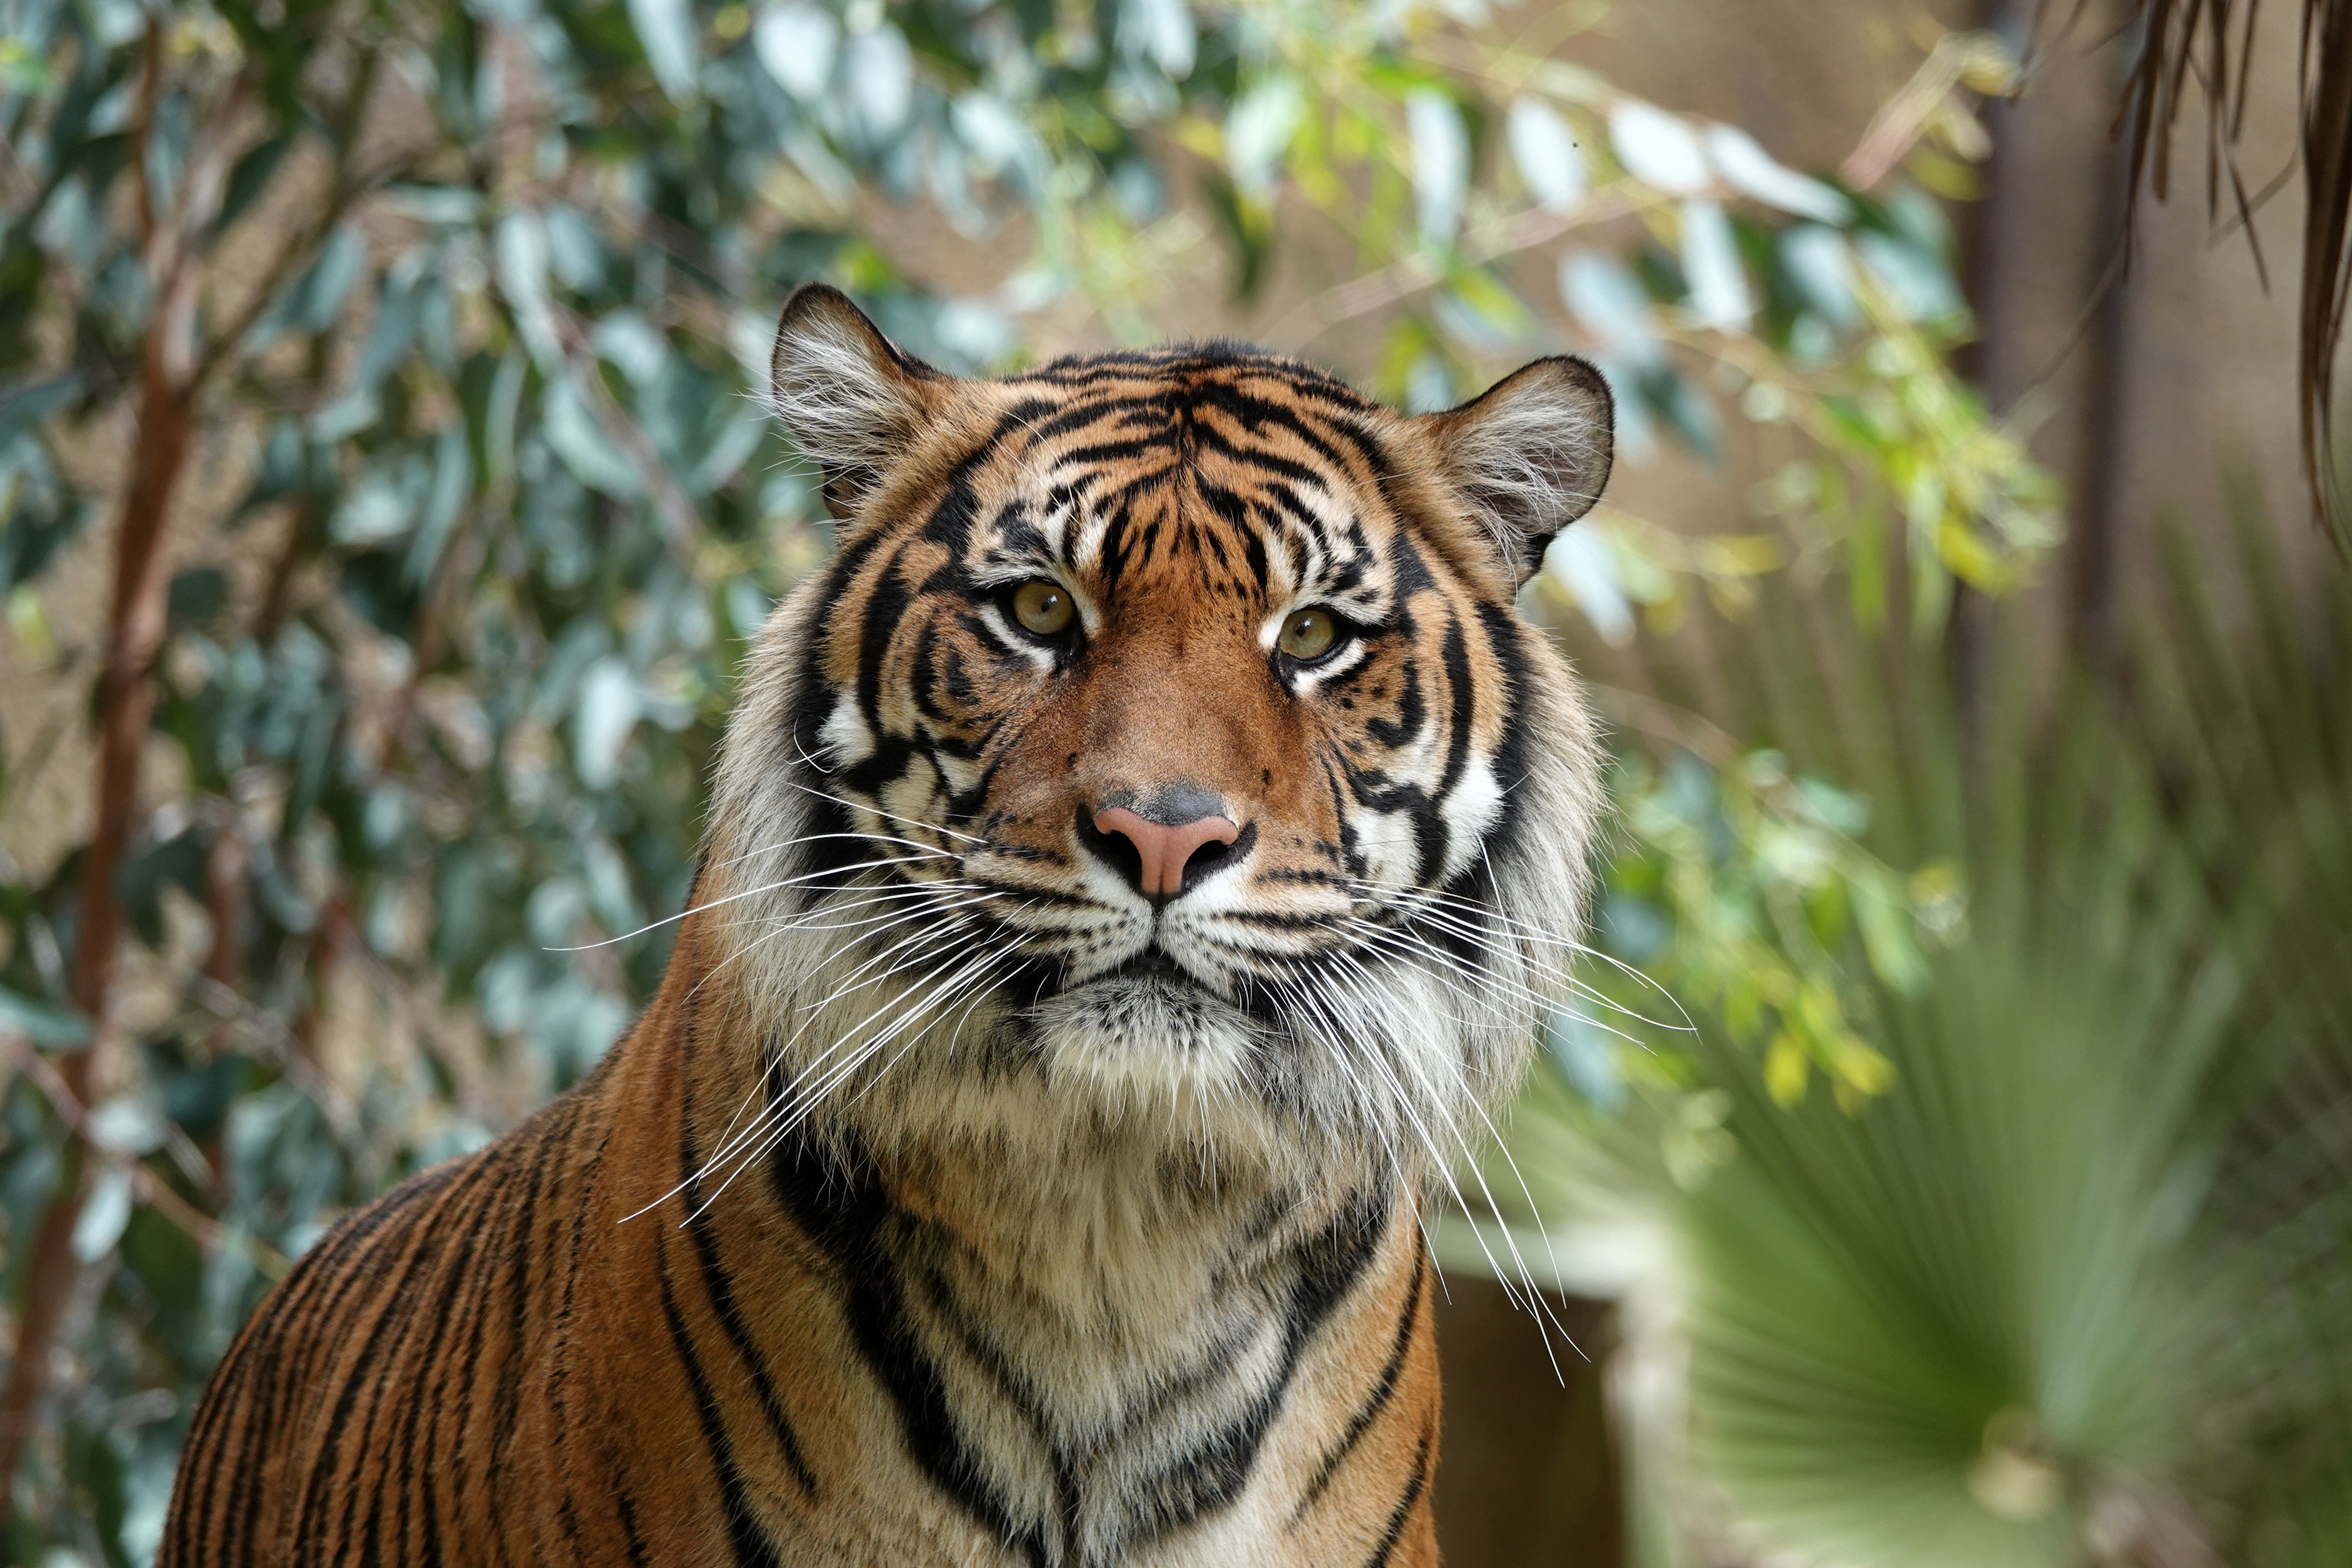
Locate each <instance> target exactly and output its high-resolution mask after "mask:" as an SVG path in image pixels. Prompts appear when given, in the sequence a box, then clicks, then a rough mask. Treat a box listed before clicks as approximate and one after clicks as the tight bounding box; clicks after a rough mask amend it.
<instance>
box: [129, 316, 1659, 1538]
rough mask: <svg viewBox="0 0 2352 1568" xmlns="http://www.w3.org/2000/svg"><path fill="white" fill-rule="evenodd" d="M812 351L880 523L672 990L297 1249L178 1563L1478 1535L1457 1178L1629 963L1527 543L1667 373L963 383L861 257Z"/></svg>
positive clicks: (790, 657)
mask: <svg viewBox="0 0 2352 1568" xmlns="http://www.w3.org/2000/svg"><path fill="white" fill-rule="evenodd" d="M771 380H772V388H771V392H770V398H771V402H772V408H773V412H774V413H775V414H776V415H777V416H780V417H781V419H782V422H783V425H784V426H785V427H786V429H787V431H788V433H789V435H790V437H791V438H792V442H793V447H795V448H796V449H797V450H798V451H799V452H800V453H802V454H804V455H805V456H807V457H808V458H810V459H812V460H813V461H814V463H815V464H816V465H817V467H818V468H819V469H820V472H819V473H818V474H816V475H815V476H814V478H815V479H818V480H819V481H821V488H822V492H823V496H824V505H825V509H826V510H827V511H828V512H829V513H830V515H831V516H832V518H833V519H834V520H835V521H834V522H833V524H832V526H833V528H834V530H835V551H834V553H833V554H832V556H831V557H830V559H829V562H828V563H826V564H824V565H823V566H822V567H820V568H818V569H817V570H815V571H814V572H813V573H812V574H810V575H809V577H808V578H807V579H806V580H805V581H804V582H803V584H801V585H800V586H799V587H798V588H797V589H796V590H795V591H794V592H793V594H792V595H789V596H788V597H787V598H786V600H785V601H784V602H783V603H782V604H781V605H779V606H778V607H777V608H776V610H775V611H774V612H773V614H772V616H771V618H770V619H769V620H768V622H767V623H766V624H765V626H763V628H762V629H761V632H760V633H759V634H758V635H757V637H755V639H754V641H753V644H752V646H751V648H750V649H749V651H748V652H747V655H746V657H745V660H744V666H743V668H744V675H743V679H742V681H741V684H740V690H739V695H738V699H737V701H736V705H735V709H734V711H733V712H732V713H731V714H730V721H729V725H728V730H727V734H726V737H725V740H724V742H723V744H722V746H721V748H720V752H719V761H718V763H717V766H716V770H715V774H714V781H713V784H712V788H711V793H710V805H709V811H708V820H707V822H706V825H705V827H704V837H703V843H702V846H701V849H700V852H699V858H698V863H697V866H698V868H697V872H696V878H695V882H694V889H693V894H692V897H691V898H690V900H688V912H687V913H686V914H685V915H684V916H683V917H682V918H680V919H678V920H677V924H676V928H675V929H676V935H675V942H674V946H673V948H672V951H671V954H670V957H669V960H668V963H667V971H666V974H665V978H664V980H663V982H662V984H661V985H660V987H659V989H658V991H657V993H656V995H655V996H654V998H653V1000H652V1001H651V1002H650V1003H649V1004H648V1005H647V1006H646V1010H645V1011H644V1012H643V1014H642V1015H641V1016H639V1017H638V1018H637V1020H636V1021H635V1023H634V1025H633V1026H631V1027H630V1029H629V1030H628V1032H627V1033H626V1035H625V1037H624V1038H622V1039H621V1040H620V1041H618V1042H617V1043H616V1044H615V1045H614V1047H613V1048H612V1049H611V1050H610V1051H609V1052H608V1053H607V1055H606V1056H605V1057H604V1059H603V1061H602V1062H601V1063H600V1064H599V1065H598V1067H597V1068H595V1069H594V1070H593V1072H592V1073H591V1074H590V1075H589V1076H588V1077H586V1078H585V1079H583V1081H582V1082H581V1083H580V1084H579V1085H578V1086H577V1087H576V1088H574V1089H572V1091H570V1092H569V1093H566V1094H564V1095H563V1096H562V1097H561V1098H558V1099H556V1100H553V1101H552V1102H551V1104H549V1105H548V1106H547V1107H546V1108H545V1109H544V1110H541V1111H540V1112H539V1113H538V1114H537V1115H536V1116H534V1117H532V1118H531V1119H530V1120H529V1121H525V1122H524V1123H523V1124H521V1125H520V1127H518V1128H517V1129H516V1130H515V1131H512V1132H510V1133H509V1134H508V1135H507V1136H505V1137H503V1138H500V1139H499V1140H497V1141H496V1142H492V1143H490V1144H488V1146H487V1147H485V1148H483V1149H481V1150H480V1151H478V1152H475V1153H473V1154H471V1155H468V1156H466V1157H463V1158H460V1159H457V1160H453V1161H450V1162H448V1163H442V1164H439V1165H436V1166H434V1167H431V1168H428V1169H426V1170H425V1171H424V1172H422V1173H419V1174H416V1175H415V1176H413V1177H411V1178H410V1179H408V1180H407V1181H405V1182H404V1183H403V1184H400V1185H398V1186H395V1187H394V1188H393V1189H392V1190H391V1191H390V1192H389V1193H387V1194H385V1195H383V1196H382V1197H381V1198H379V1199H377V1200H376V1201H374V1202H373V1203H372V1204H369V1205H366V1206H364V1207H362V1208H359V1209H357V1210H356V1211H354V1212H353V1213H352V1214H351V1215H349V1216H347V1217H346V1218H344V1219H343V1220H341V1222H340V1223H339V1224H338V1225H336V1226H334V1227H332V1228H331V1230H329V1231H328V1232H327V1233H326V1234H325V1235H324V1236H323V1237H321V1238H320V1240H319V1241H318V1242H317V1243H316V1244H315V1245H314V1246H313V1247H311V1248H310V1250H309V1251H308V1252H307V1253H306V1254H305V1255H304V1256H303V1257H302V1258H300V1259H299V1263H298V1264H297V1266H296V1267H295V1268H293V1269H292V1270H291V1271H290V1273H289V1276H288V1277H287V1278H286V1279H284V1280H283V1281H282V1282H281V1283H280V1284H279V1285H278V1287H277V1288H276V1289H275V1290H274V1291H273V1292H272V1293H271V1294H270V1295H269V1296H268V1297H267V1298H266V1299H265V1300H264V1301H263V1303H262V1304H261V1305H260V1306H259V1307H258V1308H257V1310H255V1312H254V1313H253V1315H252V1317H251V1318H250V1320H249V1321H247V1324H246V1325H245V1326H244V1328H243V1329H242V1331H240V1332H239V1334H238V1335H237V1336H236V1339H235V1341H234V1342H233V1343H232V1346H231V1348H230V1349H229V1351H228V1352H227V1353H226V1356H225V1358H224V1359H223V1361H222V1363H221V1364H220V1365H219V1367H218V1368H217V1370H216V1371H215V1374H214V1375H213V1377H212V1379H211V1382H210V1383H209V1384H208V1386H207V1389H206V1392H205V1394H204V1396H203V1398H202V1400H201V1401H200V1403H199V1405H198V1407H197V1409H196V1411H195V1413H194V1416H193V1419H192V1423H191V1426H190V1430H189V1433H188V1436H187V1438H186V1442H185V1446H184V1452H183V1458H182V1461H181V1465H180V1468H179V1471H178V1474H177V1477H176V1479H175V1482H174V1490H173V1499H172V1503H171V1507H170V1510H169V1513H168V1515H167V1519H166V1524H165V1531H164V1534H163V1542H162V1545H161V1549H160V1553H159V1556H158V1559H157V1561H158V1563H159V1564H160V1565H161V1568H197V1565H200V1564H204V1565H213V1564H238V1565H243V1564H252V1563H268V1564H303V1565H310V1564H320V1563H365V1564H378V1563H401V1564H437V1563H483V1564H490V1563H497V1564H531V1563H593V1564H605V1563H614V1564H620V1563H630V1564H644V1563H663V1564H670V1563H677V1564H698V1565H699V1564H729V1565H732V1568H779V1565H793V1568H824V1565H847V1564H893V1565H896V1564H939V1565H941V1568H1109V1565H1112V1564H1120V1565H1138V1568H1208V1565H1216V1568H1234V1565H1274V1564H1284V1565H1292V1564H1299V1565H1323V1564H1331V1565H1340V1564H1344V1565H1346V1568H1391V1565H1393V1568H1406V1565H1413V1568H1423V1565H1427V1564H1433V1563H1436V1561H1437V1558H1438V1546H1437V1542H1436V1538H1435V1527H1434V1523H1433V1512H1432V1478H1433V1472H1434V1469H1435V1467H1436V1463H1437V1442H1438V1413H1439V1387H1438V1367H1437V1357H1436V1346H1435V1340H1434V1331H1433V1312H1434V1300H1435V1297H1436V1294H1437V1284H1436V1281H1435V1279H1434V1266H1433V1262H1432V1260H1431V1254H1430V1251H1429V1247H1428V1246H1427V1244H1426V1238H1425V1233H1424V1229H1423V1225H1424V1220H1425V1217H1426V1215H1428V1213H1429V1212H1430V1210H1431V1206H1432V1205H1433V1203H1435V1202H1436V1200H1437V1198H1438V1197H1439V1196H1440V1195H1442V1184H1443V1183H1444V1180H1445V1172H1446V1171H1447V1170H1448V1169H1449V1168H1456V1167H1458V1166H1459V1164H1460V1162H1461V1161H1462V1160H1463V1159H1464V1158H1465V1154H1466V1152H1468V1151H1470V1150H1471V1149H1472V1148H1473V1147H1474V1146H1475V1142H1476V1140H1477V1137H1478V1135H1479V1134H1480V1133H1482V1132H1483V1131H1484V1130H1485V1128H1486V1125H1487V1124H1488V1123H1489V1122H1490V1121H1491V1114H1492V1112H1493V1111H1494V1110H1495V1108H1496V1105H1497V1102H1498V1101H1499V1100H1502V1099H1503V1098H1504V1097H1505V1096H1506V1095H1507V1093H1508V1092H1509V1091H1510V1089H1511V1088H1512V1086H1513V1084H1514V1081H1515V1079H1517V1076H1518V1074H1519V1072H1520V1070H1521V1068H1522V1067H1523V1066H1524V1064H1525V1062H1526V1061H1527V1060H1528V1058H1529V1056H1530V1054H1531V1050H1532V1044H1531V1043H1532V1041H1533V1040H1534V1039H1535V1038H1536V1037H1537V1035H1538V1029H1539V1026H1540V1025H1541V1022H1542V1020H1543V1019H1544V1018H1545V1017H1546V1016H1548V1010H1549V1009H1551V1008H1553V1007H1555V1006H1558V1005H1561V1002H1562V999H1563V997H1565V996H1566V995H1567V994H1568V990H1567V988H1568V987H1570V985H1571V984H1573V981H1572V977H1571V976H1570V973H1569V971H1568V969H1567V967H1566V961H1567V957H1568V954H1569V953H1570V952H1571V951H1572V950H1573V948H1574V945H1575V942H1576V941H1577V938H1578V934H1579V932H1580V931H1581V929H1582V922H1583V920H1584V918H1585V914H1586V907H1587V903H1588V899H1589V890H1590V889H1589V885H1588V884H1589V879H1590V873H1589V868H1588V865H1587V860H1588V857H1589V851H1590V849H1591V845H1592V843H1593V841H1594V837H1595V834H1596V831H1597V825H1598V823H1599V821H1600V816H1601V796H1602V792H1601V783H1600V775H1601V767H1600V758H1601V742H1600V738H1599V731H1598V729H1597V726H1596V721H1595V720H1594V718H1593V716H1592V713H1591V709H1590V706H1589V704H1588V702H1587V700H1586V699H1585V697H1584V696H1583V694H1582V692H1581V690H1580V686H1579V684H1578V682H1577V679H1576V678H1575V677H1574V675H1573V673H1572V671H1571V669H1570V666H1569V664H1568V662H1567V660H1566V659H1565V658H1564V657H1563V656H1562V655H1561V654H1560V653H1559V652H1558V651H1557V650H1556V649H1555V647H1554V646H1553V644H1552V642H1551V641H1550V640H1549V637H1547V635H1546V634H1545V633H1544V632H1543V631H1542V630H1540V629H1539V628H1538V626H1536V625H1535V624H1534V623H1533V622H1532V621H1530V620H1529V619H1528V618H1527V617H1526V616H1523V614H1522V612H1521V611H1520V610H1519V608H1517V595H1518V590H1519V589H1520V588H1521V587H1522V586H1523V585H1524V584H1525V583H1526V581H1527V579H1528V576H1529V574H1531V573H1532V572H1533V571H1534V570H1535V569H1536V568H1537V566H1538V563H1540V562H1541V560H1542V559H1543V555H1544V552H1545V549H1546V547H1547V545H1548V543H1549V542H1550V541H1551V540H1552V539H1553V538H1554V536H1556V535H1557V534H1558V533H1559V531H1560V530H1562V529H1563V528H1565V527H1567V526H1568V525H1569V524H1570V523H1572V522H1574V521H1576V520H1577V519H1578V518H1579V517H1580V516H1582V515H1583V514H1584V512H1585V511H1586V510H1588V509H1590V508H1591V506H1592V505H1593V503H1594V501H1595V500H1596V499H1597V498H1598V497H1599V495H1600V493H1601V487H1602V485H1603V484H1604V483H1605V481H1606V479H1607V478H1608V475H1609V469H1610V465H1611V460H1612V426H1613V409H1612V403H1611V400H1610V395H1609V391H1608V386H1607V384H1606V382H1605V380H1604V379H1603V378H1602V376H1601V374H1600V373H1599V372H1597V371H1596V370H1595V369H1594V368H1593V367H1592V366H1591V365H1590V364H1589V363H1585V362H1583V361H1580V360H1578V359H1575V358H1571V357H1551V358H1545V359H1540V360H1538V361H1536V362H1534V363H1530V364H1528V365H1527V366H1525V367H1524V368H1522V369H1520V370H1519V371H1517V372H1516V373H1514V374H1511V375H1510V376H1508V377H1507V378H1506V379H1504V380H1502V381H1501V382H1499V383H1497V384H1495V385H1494V386H1493V387H1491V388H1490V389H1489V390H1487V391H1486V392H1485V393H1484V394H1483V395H1480V396H1478V397H1476V398H1475V399H1473V400H1472V401H1469V402H1467V403H1465V404H1462V405H1459V406H1456V407H1454V408H1452V409H1450V410H1444V411H1440V412H1433V413H1423V414H1419V415H1413V416H1405V415H1401V414H1398V413H1395V412H1393V411H1391V410H1390V409H1389V408H1387V407H1386V406H1384V405H1381V404H1379V403H1376V402H1374V401H1371V400H1370V399H1368V398H1366V397H1365V396H1363V395H1360V394H1359V393H1357V392H1356V391H1354V390H1352V389H1351V388H1350V387H1349V385H1348V384H1345V383H1343V382H1341V381H1339V380H1338V379H1336V378H1334V377H1332V376H1330V375H1328V374H1324V373H1322V372H1320V371H1318V370H1316V369H1313V368H1311V367H1309V366H1308V365H1307V364H1304V363H1299V362H1297V361H1296V360H1293V359H1289V358H1285V357H1281V356H1277V355H1275V354H1272V353H1265V352H1261V351H1257V350H1255V349H1251V348H1248V347H1245V346H1241V345H1236V344H1234V343H1230V342H1208V343H1182V344H1177V345H1174V346H1170V347H1163V348H1159V349H1154V350H1149V351H1130V352H1110V353H1095V354H1089V355H1080V356H1076V357H1070V358H1064V359H1058V360H1055V361H1052V362H1051V363H1043V364H1041V365H1039V366H1038V367H1037V368H1034V369H1031V370H1028V371H1026V372H1025V373H1022V374H1011V375H1009V376H1005V377H1003V378H1000V379H979V378H963V377H958V376H954V375H951V374H947V373H944V372H942V371H940V370H938V369H936V368H934V367H932V366H930V365H929V364H927V363H923V362H922V361H920V360H919V359H917V358H915V357H913V356H912V355H910V354H908V353H906V352H904V351H902V350H901V349H899V348H898V346H896V345H895V344H893V343H892V342H890V341H889V340H888V339H887V337H886V336H885V335H884V334H883V333H882V331H880V330H879V329H878V328H877V327H876V326H875V325H874V323H873V322H872V321H870V320H869V319H868V318H867V317H866V315H865V314H864V313H863V312H861V311H860V310H859V309H858V308H857V307H856V305H855V304H854V303H852V302H851V300H849V299H848V298H847V297H846V296H845V295H844V294H842V293H840V292H838V291H836V290H835V289H831V288H828V287H824V286H820V285H811V286H807V287H804V288H803V289H801V290H800V291H798V292H797V293H795V294H794V295H793V298H792V299H791V300H790V301H789V302H788V304H787V306H786V308H785V310H784V311H783V313H782V320H781V321H780V323H779V326H778V330H777V334H776V338H775V343H774V351H773V362H772V372H771Z"/></svg>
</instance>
